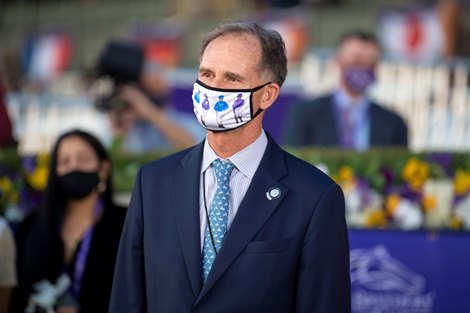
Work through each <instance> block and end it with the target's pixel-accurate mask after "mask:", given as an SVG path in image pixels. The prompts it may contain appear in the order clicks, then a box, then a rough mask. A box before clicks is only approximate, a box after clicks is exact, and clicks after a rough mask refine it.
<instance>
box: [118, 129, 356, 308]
mask: <svg viewBox="0 0 470 313" xmlns="http://www.w3.org/2000/svg"><path fill="white" fill-rule="evenodd" d="M203 145H204V142H202V143H201V144H199V145H197V146H195V147H193V148H190V149H187V150H185V151H182V152H180V153H177V154H175V155H173V156H170V157H167V158H164V159H161V160H158V161H155V162H153V163H151V164H149V165H147V166H145V167H143V168H142V170H141V171H140V172H139V174H138V176H137V178H136V183H135V188H134V192H133V195H132V200H131V204H130V207H129V211H128V216H127V219H126V223H125V227H124V230H123V237H122V239H121V245H120V249H119V253H118V260H117V264H116V272H115V280H114V285H113V293H112V300H111V308H110V312H123V313H124V312H125V313H132V312H153V313H180V312H181V313H184V312H203V313H242V312H267V313H277V312H279V313H281V312H282V313H284V312H285V313H288V312H292V313H293V312H302V313H312V312H324V313H327V312H328V313H331V312H350V280H349V257H348V255H349V246H348V235H347V228H346V223H345V218H344V198H343V194H342V191H341V189H340V187H339V186H338V185H336V184H335V183H334V182H333V181H332V180H331V179H330V178H328V177H327V176H326V175H324V174H323V173H322V172H320V171H319V170H317V169H316V168H314V167H313V166H311V165H309V164H307V163H305V162H304V161H301V160H299V159H297V158H295V157H293V156H291V155H289V154H287V153H286V152H284V151H282V150H281V149H280V148H279V147H278V146H277V145H276V144H275V143H274V142H273V140H272V138H269V142H268V146H267V148H266V152H265V154H264V156H263V159H262V161H261V163H260V165H259V168H258V170H257V172H256V174H255V176H254V177H253V180H252V182H251V185H250V187H249V189H248V191H247V193H246V195H245V198H244V199H243V201H242V203H241V204H240V207H239V210H238V213H237V215H236V216H235V219H234V221H233V223H232V225H231V227H230V229H229V231H228V233H227V235H226V237H225V239H224V242H223V245H222V248H221V251H220V253H219V255H218V256H217V258H216V259H215V262H214V264H213V266H212V270H211V272H210V274H209V277H208V278H207V281H206V283H205V284H202V274H201V243H200V222H199V179H200V169H201V160H202V152H203V147H204V146H203ZM273 187H277V188H279V189H280V190H281V194H280V196H279V198H276V199H271V200H270V199H268V197H267V192H268V191H269V190H270V189H271V188H273Z"/></svg>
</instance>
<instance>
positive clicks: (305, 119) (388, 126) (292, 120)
mask: <svg viewBox="0 0 470 313" xmlns="http://www.w3.org/2000/svg"><path fill="white" fill-rule="evenodd" d="M369 118H370V134H369V145H370V146H371V147H374V146H403V147H406V146H407V145H408V128H407V126H406V124H405V122H404V121H403V119H402V118H401V117H400V116H398V115H397V114H395V113H393V112H392V111H389V110H387V109H385V108H383V107H381V106H379V105H377V104H375V103H371V105H370V107H369ZM338 129H339V128H338V122H337V118H336V116H335V109H334V104H333V96H332V95H327V96H324V97H321V98H318V99H315V100H310V101H304V102H301V103H297V104H295V105H294V106H293V107H292V108H291V110H290V112H289V116H288V120H287V125H286V129H285V133H284V143H285V144H287V145H292V146H339V145H340V139H339V131H338Z"/></svg>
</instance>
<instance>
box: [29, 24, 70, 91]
mask: <svg viewBox="0 0 470 313" xmlns="http://www.w3.org/2000/svg"><path fill="white" fill-rule="evenodd" d="M24 52H25V54H24V62H23V64H24V69H25V71H26V73H27V75H28V77H29V78H30V79H32V80H34V81H41V82H47V81H50V80H53V79H54V78H56V77H58V76H59V74H60V73H62V72H63V71H64V70H65V69H66V68H67V67H68V65H69V64H70V61H71V58H72V39H71V38H70V36H69V35H67V34H64V33H48V34H42V35H39V36H35V37H31V38H30V39H29V40H28V41H27V43H26V49H25V51H24Z"/></svg>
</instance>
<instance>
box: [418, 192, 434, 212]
mask: <svg viewBox="0 0 470 313" xmlns="http://www.w3.org/2000/svg"><path fill="white" fill-rule="evenodd" d="M421 204H422V206H423V209H424V211H425V212H430V211H432V210H434V209H435V208H436V206H437V199H436V197H435V196H429V195H427V196H423V199H422V200H421Z"/></svg>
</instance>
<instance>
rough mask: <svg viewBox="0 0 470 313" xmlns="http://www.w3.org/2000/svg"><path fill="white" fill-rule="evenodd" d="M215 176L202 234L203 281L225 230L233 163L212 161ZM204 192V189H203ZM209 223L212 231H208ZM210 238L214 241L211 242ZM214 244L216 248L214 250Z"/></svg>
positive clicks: (218, 249)
mask: <svg viewBox="0 0 470 313" xmlns="http://www.w3.org/2000/svg"><path fill="white" fill-rule="evenodd" d="M212 167H213V168H214V170H215V175H216V177H217V189H216V190H215V194H214V198H213V199H212V204H211V209H210V212H209V221H208V222H207V226H206V232H205V234H204V248H203V252H202V276H203V281H204V282H205V281H206V279H207V276H209V272H210V271H211V268H212V264H213V263H214V260H215V257H216V255H217V253H218V252H219V251H220V247H221V246H222V242H223V240H224V237H225V233H226V232H227V220H228V205H229V199H230V175H231V174H232V170H233V169H234V168H235V165H234V164H233V163H232V162H230V161H228V162H224V161H221V160H220V159H217V160H215V161H214V162H212ZM204 192H205V191H204ZM209 225H210V227H211V231H212V238H211V232H210V231H209ZM212 239H213V240H214V242H213V243H212ZM214 245H215V248H216V250H217V253H216V251H214Z"/></svg>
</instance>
